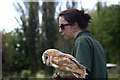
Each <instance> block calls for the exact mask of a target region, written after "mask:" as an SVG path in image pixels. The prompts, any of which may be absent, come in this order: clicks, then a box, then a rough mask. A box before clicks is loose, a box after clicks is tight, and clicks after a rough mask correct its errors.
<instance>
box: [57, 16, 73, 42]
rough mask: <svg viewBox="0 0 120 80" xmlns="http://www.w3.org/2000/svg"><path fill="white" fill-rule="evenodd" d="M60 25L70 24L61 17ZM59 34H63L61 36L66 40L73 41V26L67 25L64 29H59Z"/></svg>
mask: <svg viewBox="0 0 120 80" xmlns="http://www.w3.org/2000/svg"><path fill="white" fill-rule="evenodd" d="M59 24H69V23H68V22H67V21H66V20H65V19H64V17H62V16H61V17H59ZM59 32H60V33H61V35H62V36H63V37H64V38H65V39H66V40H68V39H73V38H74V37H73V27H72V25H66V26H64V29H61V27H60V28H59Z"/></svg>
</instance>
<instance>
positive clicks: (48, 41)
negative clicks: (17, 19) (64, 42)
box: [42, 2, 57, 76]
mask: <svg viewBox="0 0 120 80" xmlns="http://www.w3.org/2000/svg"><path fill="white" fill-rule="evenodd" d="M56 5H57V3H54V2H50V3H49V2H43V5H42V12H43V17H42V30H43V31H42V32H43V33H42V34H43V38H44V39H43V47H44V50H43V51H45V50H46V49H48V48H57V46H56V45H55V44H56V41H57V26H56V25H57V24H56V21H55V8H56ZM53 71H54V69H53V68H50V67H47V66H46V67H45V73H46V76H47V75H52V74H53Z"/></svg>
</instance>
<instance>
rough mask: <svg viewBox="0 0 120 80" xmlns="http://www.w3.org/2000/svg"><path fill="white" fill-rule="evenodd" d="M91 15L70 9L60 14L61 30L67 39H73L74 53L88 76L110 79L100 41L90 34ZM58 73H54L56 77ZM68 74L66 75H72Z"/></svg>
mask: <svg viewBox="0 0 120 80" xmlns="http://www.w3.org/2000/svg"><path fill="white" fill-rule="evenodd" d="M90 20H91V16H90V15H88V14H86V13H84V11H83V10H81V11H79V10H77V9H69V10H65V11H62V12H60V14H59V26H60V29H59V32H60V33H61V35H62V36H63V37H64V38H65V39H66V40H68V39H73V40H74V46H73V53H72V54H71V55H73V56H74V57H75V58H76V59H77V61H78V62H79V63H80V64H82V65H83V66H85V67H86V70H87V73H88V75H87V76H86V78H89V79H91V78H92V79H93V78H95V79H96V78H104V79H105V80H107V79H108V74H107V68H106V59H105V53H104V50H103V48H102V46H101V45H100V44H99V42H98V41H96V40H95V39H93V38H92V37H91V36H90V32H89V31H88V23H89V22H90ZM55 76H57V75H53V77H55ZM70 76H73V75H68V76H65V77H70Z"/></svg>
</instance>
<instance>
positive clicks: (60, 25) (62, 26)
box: [59, 24, 72, 30]
mask: <svg viewBox="0 0 120 80" xmlns="http://www.w3.org/2000/svg"><path fill="white" fill-rule="evenodd" d="M69 25H72V24H59V27H60V28H61V29H62V30H64V27H65V26H69Z"/></svg>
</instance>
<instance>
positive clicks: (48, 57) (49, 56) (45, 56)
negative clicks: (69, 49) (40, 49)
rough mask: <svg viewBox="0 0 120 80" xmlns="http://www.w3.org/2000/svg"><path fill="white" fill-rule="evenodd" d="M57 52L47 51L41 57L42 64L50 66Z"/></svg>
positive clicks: (54, 50)
mask: <svg viewBox="0 0 120 80" xmlns="http://www.w3.org/2000/svg"><path fill="white" fill-rule="evenodd" d="M58 54H59V51H58V50H56V49H48V50H46V51H45V52H44V53H43V55H42V60H43V63H44V64H46V65H50V66H51V60H52V58H53V57H54V56H57V55H58Z"/></svg>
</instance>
